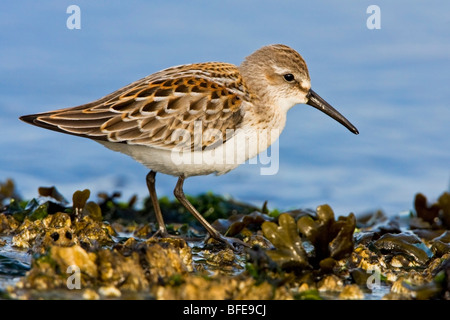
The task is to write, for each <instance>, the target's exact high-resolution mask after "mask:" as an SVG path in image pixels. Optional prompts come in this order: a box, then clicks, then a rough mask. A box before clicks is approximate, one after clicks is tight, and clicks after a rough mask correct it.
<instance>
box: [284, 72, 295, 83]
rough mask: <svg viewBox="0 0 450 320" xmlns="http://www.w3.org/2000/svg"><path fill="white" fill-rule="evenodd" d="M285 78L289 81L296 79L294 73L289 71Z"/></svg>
mask: <svg viewBox="0 0 450 320" xmlns="http://www.w3.org/2000/svg"><path fill="white" fill-rule="evenodd" d="M284 80H286V81H287V82H292V81H294V80H295V78H294V75H293V74H292V73H288V74H285V75H284Z"/></svg>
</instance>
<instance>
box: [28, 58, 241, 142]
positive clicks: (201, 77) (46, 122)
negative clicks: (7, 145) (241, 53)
mask: <svg viewBox="0 0 450 320" xmlns="http://www.w3.org/2000/svg"><path fill="white" fill-rule="evenodd" d="M248 95H249V93H248V92H247V90H246V88H245V85H244V84H243V82H242V78H241V76H240V74H239V70H238V69H237V68H236V66H234V65H231V64H226V63H214V62H209V63H202V64H191V65H183V66H178V67H173V68H169V69H166V70H162V71H160V72H157V73H155V74H152V75H150V76H148V77H146V78H143V79H141V80H138V81H136V82H134V83H131V84H130V85H128V86H126V87H124V88H122V89H119V90H117V91H115V92H113V93H111V94H109V95H107V96H105V97H103V98H101V99H99V100H97V101H94V102H91V103H88V104H85V105H81V106H77V107H72V108H66V109H60V110H56V111H51V112H46V113H41V114H34V115H28V116H23V117H21V120H23V121H26V122H28V123H31V124H34V125H37V126H40V127H43V128H46V129H51V130H55V131H59V132H63V133H68V134H73V135H77V136H82V137H87V138H91V139H94V140H103V141H110V142H122V143H128V144H136V145H147V146H152V147H155V148H163V149H172V148H174V147H176V146H182V147H183V148H186V147H189V148H191V149H198V148H201V149H205V148H207V147H208V146H212V145H216V143H218V142H219V141H221V142H224V141H226V140H227V139H229V138H230V137H231V136H232V135H230V134H229V133H230V132H233V131H235V130H236V129H238V128H239V126H240V124H241V123H242V119H243V111H242V107H243V102H244V101H246V100H248ZM199 133H201V135H200V136H199ZM227 133H228V134H227Z"/></svg>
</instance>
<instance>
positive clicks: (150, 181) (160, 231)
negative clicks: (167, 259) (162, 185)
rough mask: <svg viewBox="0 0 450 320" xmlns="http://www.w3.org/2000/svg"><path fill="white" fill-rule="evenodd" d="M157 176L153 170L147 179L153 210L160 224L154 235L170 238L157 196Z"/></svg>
mask: <svg viewBox="0 0 450 320" xmlns="http://www.w3.org/2000/svg"><path fill="white" fill-rule="evenodd" d="M155 176H156V172H155V171H153V170H152V171H150V172H149V173H148V174H147V178H146V180H147V188H148V192H149V193H150V198H151V200H152V204H153V209H154V210H155V216H156V222H158V231H157V232H156V233H155V234H154V235H159V236H161V237H167V236H169V233H168V232H167V229H166V225H165V224H164V220H163V216H162V213H161V208H160V207H159V202H158V196H157V195H156V189H155Z"/></svg>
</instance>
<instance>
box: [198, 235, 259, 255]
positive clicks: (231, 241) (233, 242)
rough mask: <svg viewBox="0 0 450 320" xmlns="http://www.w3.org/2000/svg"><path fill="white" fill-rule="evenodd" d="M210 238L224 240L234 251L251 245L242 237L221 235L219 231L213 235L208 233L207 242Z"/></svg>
mask: <svg viewBox="0 0 450 320" xmlns="http://www.w3.org/2000/svg"><path fill="white" fill-rule="evenodd" d="M209 238H213V239H214V240H217V241H219V242H222V243H223V244H225V245H226V246H227V247H228V248H230V249H231V250H233V251H241V250H242V247H247V248H249V247H250V245H249V244H247V243H245V242H244V241H242V240H240V239H237V238H230V237H225V236H223V235H221V234H220V233H219V232H217V233H215V234H213V235H212V234H209V233H208V235H207V236H206V239H205V242H206V241H208V239H209Z"/></svg>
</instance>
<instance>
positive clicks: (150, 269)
mask: <svg viewBox="0 0 450 320" xmlns="http://www.w3.org/2000/svg"><path fill="white" fill-rule="evenodd" d="M142 250H145V254H144V259H145V262H146V265H147V268H146V272H147V274H148V279H149V281H150V283H158V282H163V283H164V282H166V281H167V279H170V278H171V277H174V276H178V275H186V274H187V273H188V272H189V268H190V267H189V266H187V265H186V264H184V262H183V259H182V257H181V256H180V251H179V250H178V249H177V248H175V246H173V245H172V244H170V243H167V242H160V243H153V244H149V245H148V246H147V247H142Z"/></svg>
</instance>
